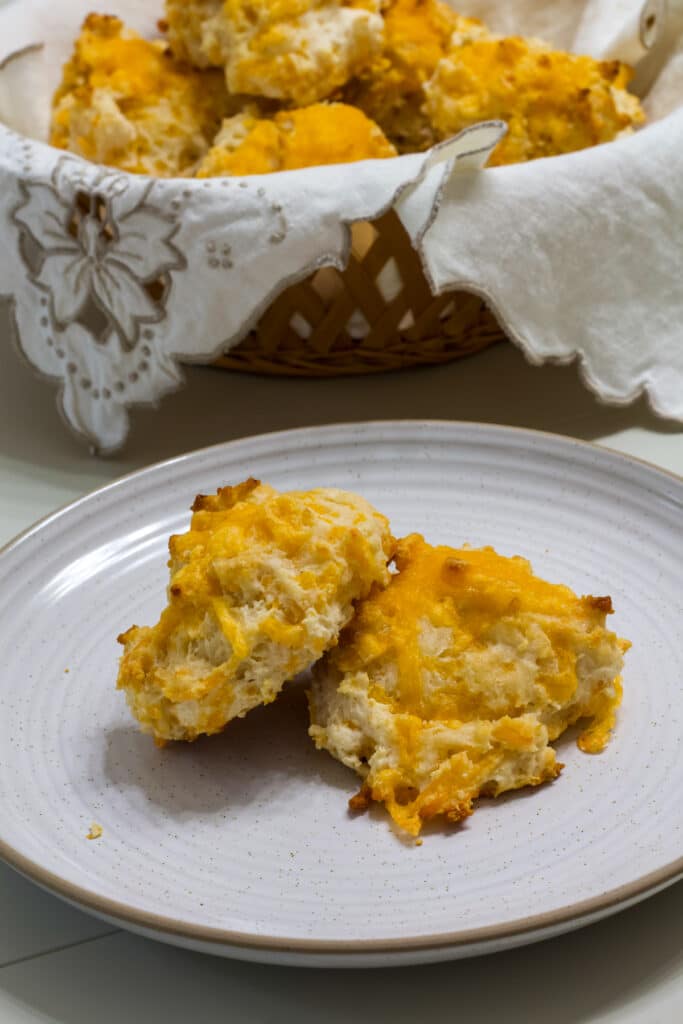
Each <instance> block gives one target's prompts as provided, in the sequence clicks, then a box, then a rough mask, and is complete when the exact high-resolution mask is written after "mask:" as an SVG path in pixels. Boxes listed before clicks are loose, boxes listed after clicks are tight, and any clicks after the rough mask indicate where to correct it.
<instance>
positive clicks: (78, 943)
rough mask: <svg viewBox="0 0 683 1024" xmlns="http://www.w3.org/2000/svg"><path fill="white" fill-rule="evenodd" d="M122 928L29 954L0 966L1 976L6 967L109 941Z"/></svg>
mask: <svg viewBox="0 0 683 1024" xmlns="http://www.w3.org/2000/svg"><path fill="white" fill-rule="evenodd" d="M120 932H121V929H120V928H112V930H111V931H110V932H102V934H101V935H91V936H90V938H87V939H77V940H76V941H75V942H65V943H64V945H62V946H54V947H53V948H52V949H44V950H43V951H42V952H41V953H27V954H26V956H18V957H16V959H14V960H8V961H7V963H4V964H0V974H1V973H2V971H4V969H5V967H16V966H17V964H24V963H27V962H28V961H29V960H38V959H39V958H40V957H41V956H51V954H52V953H63V952H64V950H66V949H75V947H76V946H84V945H85V944H86V943H87V942H98V941H99V939H108V938H110V937H111V936H112V935H118V934H119V933H120Z"/></svg>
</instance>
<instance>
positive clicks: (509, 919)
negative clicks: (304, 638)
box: [0, 423, 683, 965]
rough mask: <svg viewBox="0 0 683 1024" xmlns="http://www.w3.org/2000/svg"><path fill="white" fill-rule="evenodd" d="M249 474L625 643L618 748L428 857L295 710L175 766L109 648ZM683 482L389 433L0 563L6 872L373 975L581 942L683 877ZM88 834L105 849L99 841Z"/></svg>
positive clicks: (316, 451)
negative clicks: (214, 501) (545, 940)
mask: <svg viewBox="0 0 683 1024" xmlns="http://www.w3.org/2000/svg"><path fill="white" fill-rule="evenodd" d="M248 475H254V476H258V477H260V478H261V479H263V480H266V481H268V482H269V483H271V484H273V485H275V486H276V487H278V488H282V489H287V488H294V487H296V488H306V487H311V486H320V485H333V486H338V487H343V488H348V489H352V490H356V491H358V492H360V493H362V494H363V495H365V497H367V498H368V499H369V500H370V501H372V502H374V503H375V504H376V506H377V507H378V508H379V509H381V510H382V511H383V512H385V513H386V514H387V515H389V516H390V517H391V520H392V524H393V527H394V531H395V532H396V533H397V534H398V535H400V534H402V533H407V532H409V531H412V530H419V531H421V532H423V533H424V534H425V535H426V537H427V538H428V539H430V540H432V541H438V542H448V543H454V544H461V543H462V542H463V541H468V542H470V543H471V544H474V545H481V544H485V543H488V544H493V545H495V546H496V548H497V549H498V550H499V551H501V552H502V553H504V554H514V553H520V554H523V555H526V556H528V557H529V558H530V559H531V560H532V562H533V565H534V567H535V569H536V571H537V572H539V573H540V574H541V575H543V576H545V577H546V578H548V579H551V580H557V581H562V582H566V583H568V584H569V585H570V586H572V587H573V588H575V589H576V590H578V591H579V592H582V593H599V594H602V593H606V592H609V593H610V594H611V595H612V597H613V600H614V603H615V607H616V614H615V616H614V618H613V620H612V625H613V627H614V628H615V629H616V630H617V631H618V632H619V633H620V634H621V635H622V636H626V637H629V638H630V639H631V640H632V641H633V649H632V650H631V652H630V653H629V655H628V656H627V667H626V672H625V675H624V691H625V697H624V703H623V707H622V709H621V711H620V714H619V719H618V726H617V729H616V734H615V736H614V739H613V741H612V743H611V745H610V746H609V747H608V748H607V750H606V751H605V752H604V753H603V754H601V755H599V756H597V757H591V756H587V755H584V754H581V753H580V752H579V751H578V750H577V749H576V747H575V746H574V744H573V743H572V742H570V741H568V740H564V741H560V744H559V746H560V748H561V759H562V760H563V761H564V762H565V763H566V768H565V771H564V773H563V774H562V776H561V777H560V778H559V779H558V780H557V781H556V782H555V783H553V784H552V785H549V786H545V787H542V788H540V789H536V790H533V791H528V792H522V793H520V794H514V795H510V796H506V797H502V798H500V799H499V800H497V801H482V805H481V806H480V808H479V809H478V810H477V811H476V813H475V814H474V815H473V816H472V817H471V818H470V819H468V820H467V821H466V822H465V823H464V824H463V825H461V826H460V827H458V828H452V829H443V830H440V829H438V828H430V829H429V830H428V831H427V832H426V834H425V836H424V844H423V845H422V846H421V847H416V846H414V845H413V844H412V843H411V842H406V841H404V840H403V839H401V837H400V836H398V835H397V833H396V832H394V831H393V830H392V828H391V826H390V824H389V820H388V818H387V816H385V815H384V814H383V813H382V812H381V811H380V810H376V811H373V812H372V813H370V814H367V815H364V816H361V817H355V818H352V817H350V816H349V815H348V814H347V811H346V801H347V799H348V797H349V796H350V795H351V794H352V793H353V792H354V791H355V789H356V787H357V781H356V778H355V776H354V775H353V774H352V773H351V772H350V771H348V770H347V769H346V768H344V767H343V766H342V765H340V764H337V763H336V762H335V761H333V760H332V759H331V758H330V757H329V756H328V755H327V754H325V753H324V752H317V751H316V750H315V749H314V748H313V745H312V743H311V742H310V741H309V740H308V738H307V735H306V725H307V722H306V708H305V701H304V697H303V692H302V688H301V687H300V686H298V685H296V684H295V685H293V686H292V687H290V689H289V690H288V691H286V692H285V694H284V695H283V696H282V698H281V699H279V700H278V701H277V702H276V703H275V704H273V705H271V706H270V707H268V708H263V709H259V710H257V711H255V712H253V713H251V714H250V715H248V716H247V718H245V719H244V720H243V721H239V722H235V723H232V724H231V725H230V726H229V727H228V729H227V730H226V731H225V733H224V734H223V735H221V736H219V737H213V738H211V739H204V740H200V741H198V742H197V743H195V744H193V745H188V746H182V745H177V746H172V747H169V748H167V749H165V750H158V749H157V748H156V747H155V746H154V745H153V743H152V742H151V740H150V739H149V738H147V737H145V736H142V735H141V734H140V733H139V732H138V731H137V729H136V727H135V724H134V723H133V721H132V720H131V719H130V717H129V715H128V712H127V710H126V707H125V702H124V699H123V697H122V695H121V694H120V693H118V692H117V691H116V690H115V689H114V681H115V677H116V666H117V657H118V649H117V644H116V640H115V638H116V635H117V633H118V632H119V631H121V630H122V629H124V628H126V627H127V626H128V625H130V624H131V623H132V622H138V623H145V622H150V621H152V620H154V618H155V616H156V615H157V614H158V612H159V610H160V608H161V606H162V604H163V601H164V596H163V595H164V587H165V583H166V565H165V562H166V541H167V537H168V535H169V533H172V532H176V531H179V530H182V529H184V528H185V525H186V523H187V521H188V511H187V510H188V506H189V504H190V502H191V500H192V498H193V496H194V495H195V493H197V492H200V491H207V490H212V489H214V488H215V487H216V486H218V485H221V484H225V483H235V482H237V481H239V480H241V479H242V478H244V477H246V476H248ZM682 512H683V481H681V480H679V479H677V478H674V477H672V476H669V475H667V474H666V473H663V472H661V471H659V470H657V469H655V468H653V467H651V466H648V465H646V464H644V463H639V462H636V461H633V460H630V459H628V458H625V457H623V456H620V455H616V454H613V453H611V452H608V451H605V450H601V449H599V448H595V447H592V446H590V445H586V444H582V443H580V442H576V441H571V440H568V439H563V438H560V437H554V436H552V435H544V434H537V433H533V432H527V431H520V430H513V429H508V428H502V427H488V426H481V425H473V424H457V423H377V424H359V425H349V426H339V427H325V428H318V429H306V430H300V431H290V432H286V433H281V434H271V435H265V436H263V437H257V438H249V439H245V440H243V441H239V442H234V443H231V444H226V445H223V446H219V447H216V448H211V449H207V450H205V451H201V452H197V453H194V454H192V455H187V456H184V457H181V458H179V459H176V460H174V461H172V462H168V463H165V464H162V465H159V466H155V467H152V468H150V469H148V470H145V471H144V472H141V473H138V474H135V475H133V476H131V477H128V478H126V479H124V480H122V481H120V482H119V483H116V484H113V485H111V486H109V487H106V488H104V489H103V490H101V491H98V492H97V493H95V494H93V495H91V496H89V497H87V498H85V499H83V500H81V501H79V502H77V503H76V504H74V505H72V506H70V507H69V508H67V509H65V510H63V511H62V512H59V513H57V514H55V515H54V516H52V517H51V518H49V519H47V520H46V521H44V522H43V523H41V524H39V525H38V526H36V527H34V528H33V529H32V530H29V531H28V532H27V533H26V534H25V535H23V536H22V537H21V538H20V539H18V540H17V541H15V542H14V543H13V544H11V545H10V546H9V547H8V548H6V549H5V550H4V552H3V553H2V554H1V555H0V573H1V575H2V579H3V586H2V588H1V592H0V644H1V647H2V651H3V663H2V669H1V676H0V680H1V681H0V853H1V854H2V855H3V856H4V858H5V859H6V860H7V861H8V862H9V863H10V864H13V865H14V866H15V867H17V868H18V869H19V870H21V871H22V872H23V873H24V874H26V875H28V876H29V877H31V878H33V879H34V880H35V881H37V882H38V883H39V884H41V885H43V886H45V887H47V888H49V889H51V890H52V891H54V892H56V893H57V894H59V895H61V896H63V897H64V898H66V899H68V900H70V901H72V902H74V903H76V904H78V905H79V906H81V907H83V908H85V909H88V910H90V911H92V912H93V913H96V914H98V915H100V916H102V917H105V918H107V919H109V920H112V921H115V922H116V923H119V924H121V925H123V926H124V927H128V928H131V929H133V930H136V931H140V932H142V933H144V934H148V935H152V936H155V937H158V938H161V939H165V940H167V941H170V942H175V943H178V944H180V945H186V946H190V947H192V948H195V949H204V950H209V951H212V952H216V953H222V954H225V955H234V956H239V957H243V958H247V959H254V960H263V961H270V962H279V963H301V964H320V965H330V964H340V965H362V964H368V965H381V964H390V963H399V962H406V963H407V962H412V963H418V962H425V961H429V960H438V959H447V958H450V957H458V956H467V955H472V954H474V953H480V952H487V951H493V950H496V949H502V948H505V947H507V946H512V945H515V944H520V943H523V942H528V941H532V940H534V939H537V938H541V937H544V936H548V935H553V934H557V933H559V932H561V931H565V930H567V929H569V928H573V927H578V926H580V925H582V924H587V923H589V922H590V921H592V920H596V919H598V918H599V917H601V916H604V915H606V914H609V913H612V912H614V911H615V910H617V909H619V908H621V907H624V906H627V905H629V904H630V903H633V902H635V901H637V900H638V899H641V898H643V897H644V896H646V895H648V894H650V893H652V892H654V891H655V890H656V889H658V888H661V887H663V886H665V885H667V884H670V883H671V882H673V881H675V879H676V878H677V877H680V876H681V874H683V859H682V858H681V853H682V847H683V830H682V829H681V824H682V819H683V801H681V800H680V793H681V791H682V790H683V759H681V758H680V756H679V744H680V736H681V731H682V726H683V702H682V699H681V683H680V660H681V647H682V643H681V640H682V637H681V632H682V628H683V608H682V600H681V594H682V588H681V575H682V568H683V566H682V562H683V539H682V535H681V514H682ZM92 822H97V823H99V824H100V825H101V826H102V835H101V836H100V838H98V839H93V840H88V839H87V838H86V833H87V832H88V830H89V828H90V825H91V823H92Z"/></svg>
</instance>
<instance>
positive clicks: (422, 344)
mask: <svg viewBox="0 0 683 1024" xmlns="http://www.w3.org/2000/svg"><path fill="white" fill-rule="evenodd" d="M504 337H505V335H504V334H503V332H502V331H501V329H500V327H499V326H498V323H497V322H496V320H495V318H494V317H493V315H492V314H491V312H490V311H489V310H488V309H487V307H486V305H485V303H484V302H483V301H482V300H481V299H480V298H478V297H477V296H474V295H471V294H468V293H466V292H455V291H453V292H448V293H444V294H443V295H439V296H437V297H435V296H433V295H432V293H431V291H430V289H429V285H428V283H427V280H426V278H425V275H424V271H423V268H422V264H421V262H420V258H419V256H418V254H417V253H416V252H415V250H414V249H413V246H412V245H411V242H410V239H409V237H408V235H407V233H406V231H405V229H404V227H403V225H402V224H401V221H400V220H399V218H398V216H397V214H396V213H395V212H394V211H393V210H390V211H389V212H388V213H386V214H384V216H382V217H381V218H379V219H378V220H376V221H373V222H372V223H369V222H362V223H360V224H354V225H353V229H352V246H351V255H350V258H349V262H348V265H347V267H346V268H345V269H344V270H342V271H338V270H336V269H335V268H333V267H324V268H323V269H321V270H318V271H316V272H315V273H314V274H312V275H311V276H310V277H308V278H307V279H306V280H305V281H302V282H300V283H298V284H295V285H292V286H290V287H289V288H287V289H286V290H285V291H284V292H282V294H280V295H279V296H278V297H277V298H276V299H275V300H274V301H273V303H272V304H271V306H270V307H269V308H268V310H267V311H266V312H265V313H264V314H263V316H262V317H261V319H260V321H259V322H258V324H257V325H256V327H255V328H254V330H252V331H251V333H250V334H249V335H248V336H247V337H246V338H245V339H244V340H243V341H241V342H240V344H239V345H237V346H235V347H234V348H233V349H231V350H230V351H229V352H226V353H225V354H224V355H223V356H222V357H221V358H220V359H218V360H217V363H216V365H218V366H222V367H225V368H226V369H231V370H244V371H250V372H256V373H269V374H284V375H289V376H306V377H327V376H335V375H343V374H360V373H379V372H381V371H383V370H393V369H399V368H402V367H408V366H417V365H420V364H429V363H445V362H449V361H450V360H452V359H459V358H461V357H462V356H467V355H471V354H472V353H474V352H478V351H480V350H481V349H484V348H487V347H488V346H489V345H492V344H494V343H495V342H497V341H502V340H503V339H504Z"/></svg>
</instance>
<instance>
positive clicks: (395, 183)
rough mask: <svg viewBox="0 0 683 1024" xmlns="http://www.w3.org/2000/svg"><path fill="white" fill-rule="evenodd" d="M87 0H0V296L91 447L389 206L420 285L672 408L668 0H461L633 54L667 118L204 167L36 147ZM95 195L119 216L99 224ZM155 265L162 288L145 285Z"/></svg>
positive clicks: (676, 371)
mask: <svg viewBox="0 0 683 1024" xmlns="http://www.w3.org/2000/svg"><path fill="white" fill-rule="evenodd" d="M92 6H93V3H92V0H62V2H61V3H60V4H59V5H58V6H57V5H55V4H54V2H53V0H9V3H5V5H4V6H0V62H2V61H3V58H7V57H10V59H9V61H6V63H5V66H4V68H1V67H0V120H4V121H5V122H6V123H7V124H8V125H9V126H10V128H14V129H15V130H16V131H11V130H9V129H5V128H2V127H0V225H2V227H1V229H0V231H1V234H0V237H1V239H2V243H3V251H4V253H5V258H4V260H3V265H2V269H1V270H0V304H4V305H7V306H9V307H10V309H11V312H12V316H13V319H14V322H15V324H16V335H17V342H18V344H19V345H20V347H21V349H22V350H23V352H24V354H25V355H26V357H27V358H28V359H29V361H30V362H31V364H32V365H33V366H35V367H36V369H38V370H39V371H41V372H42V373H44V374H47V375H48V376H50V377H51V378H53V379H54V380H55V381H56V382H57V383H58V384H59V387H60V404H61V407H62V409H63V412H64V414H65V417H66V419H67V421H68V422H69V424H70V425H71V426H72V427H73V428H74V429H75V430H77V431H78V432H79V433H80V434H82V435H83V436H85V437H87V438H88V439H89V440H90V442H91V443H92V444H93V446H94V447H96V448H97V449H99V450H107V449H112V448H115V447H117V446H118V445H120V444H121V443H122V441H123V440H124V438H125V436H126V432H127V429H128V415H127V409H128V407H129V406H130V405H132V404H135V403H138V402H151V401H155V400H157V399H158V398H159V397H160V396H161V395H163V394H164V393H166V392H167V391H169V390H170V389H173V388H177V387H178V386H180V384H181V383H182V373H181V371H180V369H179V363H181V362H182V361H201V362H206V361H209V360H211V359H212V358H214V357H215V356H216V355H217V354H218V353H219V352H220V351H222V350H223V349H224V348H226V347H227V346H229V345H231V344H235V343H237V342H238V341H239V340H240V339H241V338H242V337H243V336H244V335H245V333H246V332H247V331H248V330H249V328H250V326H251V325H252V324H253V323H254V322H255V321H256V320H257V319H258V317H259V315H260V314H261V313H262V311H263V310H264V309H265V308H266V307H267V306H268V304H269V303H270V302H271V301H272V299H273V298H274V297H275V296H276V295H277V294H278V293H279V292H280V291H281V290H282V289H283V288H284V287H286V286H287V285H288V284H289V283H291V282H292V281H294V280H300V279H301V278H303V277H305V276H307V275H308V274H309V273H310V272H311V270H312V269H315V268H316V267H319V266H323V265H325V264H333V265H336V266H339V267H341V266H343V265H344V262H345V260H346V259H347V254H348V242H349V225H350V224H351V223H352V222H353V221H356V220H366V219H373V218H374V217H377V216H379V215H380V214H381V213H382V212H383V211H384V210H385V209H387V208H388V207H389V206H392V205H393V206H395V208H396V210H397V212H398V214H399V216H400V217H401V218H402V220H403V222H404V224H405V226H406V228H407V230H408V232H409V234H410V236H411V238H412V239H413V243H414V245H415V247H416V248H417V249H418V251H419V252H420V254H421V257H422V260H423V263H424V266H425V270H426V272H427V274H428V277H429V279H430V281H431V283H432V286H433V288H434V290H435V291H441V290H446V289H450V288H453V287H465V288H468V289H471V290H473V291H475V292H477V293H478V294H481V295H483V296H485V297H486V298H487V299H488V300H489V302H490V303H491V305H492V307H493V308H494V310H495V312H496V314H497V315H498V317H499V318H500V321H501V323H502V324H503V326H504V328H505V329H506V330H507V331H508V333H509V335H510V337H511V338H512V339H513V340H514V341H515V342H516V343H517V344H519V345H520V347H521V348H522V349H523V350H524V352H525V353H526V355H527V357H528V358H529V359H530V360H531V361H532V362H536V363H540V362H543V361H544V360H546V359H555V360H557V359H559V360H570V359H573V358H576V357H578V358H579V359H580V361H581V365H582V367H583V370H584V374H585V377H586V381H587V382H588V383H589V385H590V386H591V387H592V388H593V389H594V390H595V392H596V393H597V394H598V395H599V396H601V397H602V398H603V399H605V400H608V401H612V402H626V401H630V400H631V399H633V398H635V397H636V396H637V395H638V394H639V393H640V392H641V391H643V390H644V391H645V392H646V393H647V394H648V396H649V398H650V401H651V403H652V405H653V407H654V408H655V409H656V410H657V411H658V412H659V413H660V414H661V415H664V416H669V417H674V418H678V419H681V420H683V249H682V247H681V246H682V243H681V236H683V189H682V188H681V186H680V182H681V180H683V109H681V110H679V111H678V112H675V111H676V108H678V107H680V105H681V101H682V100H683V89H682V87H681V79H682V78H683V57H682V56H681V53H680V51H679V50H678V49H677V47H678V46H679V43H678V42H677V31H678V28H679V23H680V22H681V21H683V0H668V11H667V4H666V2H664V0H619V2H617V0H588V2H586V0H557V2H556V3H540V2H538V0H534V2H532V0H507V2H506V3H505V4H501V3H500V2H499V0H495V2H494V0H462V3H459V4H458V9H459V10H461V11H462V12H463V13H466V14H474V15H479V16H481V17H483V18H485V19H486V20H487V21H488V22H489V24H490V25H491V26H492V27H493V28H495V29H497V30H499V31H502V32H516V33H518V34H524V35H536V36H541V37H544V38H546V39H548V40H549V41H550V42H553V43H555V44H556V45H560V46H564V47H569V48H571V46H572V44H575V45H576V46H577V48H580V49H581V50H582V51H584V52H589V53H591V54H592V55H594V56H596V57H600V58H602V57H604V58H612V57H615V56H624V57H627V58H629V59H631V60H632V61H634V62H637V64H638V68H637V78H636V82H638V81H639V80H640V81H642V82H646V83H647V84H646V86H645V87H643V90H642V91H643V92H644V91H645V89H647V96H646V100H645V102H646V104H647V105H648V108H649V111H650V115H651V117H652V118H653V120H654V119H657V118H663V119H662V120H658V121H657V122H656V123H653V124H651V125H650V126H649V127H648V128H646V129H644V130H643V131H641V132H638V133H637V134H636V135H634V136H633V137H631V138H627V139H623V140H620V141H618V142H615V143H610V144H609V145H605V146H599V147H595V148H593V149H590V150H586V151H583V152H581V153H576V154H570V155H569V156H564V157H555V158H552V159H548V160H540V161H535V162H532V163H530V164H525V165H519V166H511V167H502V168H493V169H491V168H489V169H485V170H481V168H482V167H483V165H484V163H485V161H486V159H487V157H488V154H489V152H490V150H491V149H492V147H493V146H494V145H495V143H496V141H497V140H498V138H499V137H500V133H501V131H502V130H504V129H503V126H501V125H500V123H496V122H494V123H491V124H488V125H483V126H481V127H479V128H475V129H471V130H470V131H469V132H467V133H465V134H464V135H463V136H461V137H459V138H458V139H457V140H455V141H454V142H451V143H447V144H445V145H444V146H441V147H437V148H436V149H435V150H434V151H432V153H430V154H415V155H411V156H405V157H401V158H397V159H395V160H388V161H365V162H362V163H359V164H351V165H345V166H341V167H324V168H308V169H305V170H302V171H294V172H288V173H283V174H274V175H266V176H260V177H252V178H246V179H244V180H238V179H222V180H221V179H213V180H211V179H209V180H207V181H206V182H193V181H156V182H155V181H151V180H150V179H146V178H142V177H139V176H133V175H123V174H120V173H118V172H115V171H111V170H106V169H103V168H100V167H96V166H94V165H91V164H89V163H86V162H85V161H82V160H80V159H79V158H76V157H73V156H71V155H67V154H60V153H58V152H57V151H55V150H52V149H51V148H49V147H48V146H46V145H44V144H43V143H42V142H40V141H39V140H40V139H41V138H44V137H45V135H46V132H47V115H46V112H47V110H48V108H49V102H50V97H51V94H52V91H53V89H54V87H55V85H56V83H57V81H58V80H59V75H60V70H61V64H62V62H63V60H64V59H65V58H66V56H67V55H68V53H69V50H70V48H71V45H72V40H73V38H74V37H75V35H76V33H77V31H78V27H79V24H80V22H81V20H82V18H83V16H84V14H85V13H87V12H88V11H89V10H90V9H92ZM106 6H107V10H108V12H110V13H118V14H120V15H122V16H123V17H124V19H125V20H126V21H127V22H128V23H129V24H130V25H131V26H132V27H134V28H137V29H138V30H140V31H142V32H143V33H146V34H153V32H154V23H155V21H156V18H157V17H158V16H159V15H160V14H161V3H160V2H159V3H158V5H152V4H150V5H140V4H138V3H135V2H133V0H108V3H107V5H106ZM579 43H580V44H581V45H580V47H579ZM26 47H29V48H30V49H29V50H28V51H27V52H25V53H24V54H23V56H19V57H14V58H12V57H11V54H13V53H14V52H15V51H17V50H19V49H22V48H26ZM665 115H669V116H666V117H665ZM17 132H18V133H19V134H17ZM79 194H80V202H81V206H82V203H83V196H89V197H97V201H96V202H94V203H93V204H92V206H91V209H90V212H86V213H82V214H81V221H80V223H81V227H80V228H79V230H78V232H77V233H76V234H74V222H73V216H74V209H75V205H76V202H77V200H78V197H79ZM98 205H99V208H100V209H106V213H107V217H108V221H109V223H110V224H111V225H113V227H114V232H113V235H112V234H111V233H110V234H109V235H108V236H107V237H106V239H103V238H102V236H101V235H99V234H98V229H97V224H96V223H95V220H96V215H95V212H94V211H95V207H96V206H98ZM97 239H99V241H97ZM156 278H159V279H161V280H162V281H163V283H164V288H163V292H162V293H161V294H160V295H157V296H156V298H151V297H150V295H149V294H148V292H146V291H145V282H147V281H149V280H152V279H156ZM385 287H389V288H391V287H392V283H391V281H388V280H387V281H386V282H385Z"/></svg>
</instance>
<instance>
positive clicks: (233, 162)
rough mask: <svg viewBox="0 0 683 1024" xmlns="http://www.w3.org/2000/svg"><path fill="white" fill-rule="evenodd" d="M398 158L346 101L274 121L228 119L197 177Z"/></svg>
mask: <svg viewBox="0 0 683 1024" xmlns="http://www.w3.org/2000/svg"><path fill="white" fill-rule="evenodd" d="M395 155H396V150H395V149H394V147H393V146H392V145H391V143H390V142H388V140H387V139H386V138H385V136H384V135H383V133H382V131H381V129H380V128H379V127H378V126H377V125H376V124H374V122H373V121H370V120H369V119H368V118H367V117H366V116H365V114H363V113H362V111H360V110H357V109H356V108H355V107H349V106H346V105H345V104H343V103H330V104H327V103H316V104H314V105H313V106H311V107H304V108H303V109H302V110H288V111H282V112H280V113H278V114H276V115H275V116H274V117H273V118H271V119H265V118H261V117H259V116H258V115H257V114H238V115H236V116H235V117H231V118H228V119H226V120H225V121H224V122H223V127H222V129H221V131H220V132H219V134H218V136H217V138H216V139H215V141H214V145H213V146H212V148H211V149H210V150H209V152H208V153H207V155H206V156H205V157H204V159H203V160H202V162H201V163H200V165H199V168H198V170H197V177H198V178H208V177H212V176H214V175H232V174H268V173H269V172H271V171H291V170H295V169H296V168H298V167H311V166H313V165H320V164H345V163H350V162H351V161H354V160H370V159H379V158H384V157H389V156H395Z"/></svg>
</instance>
